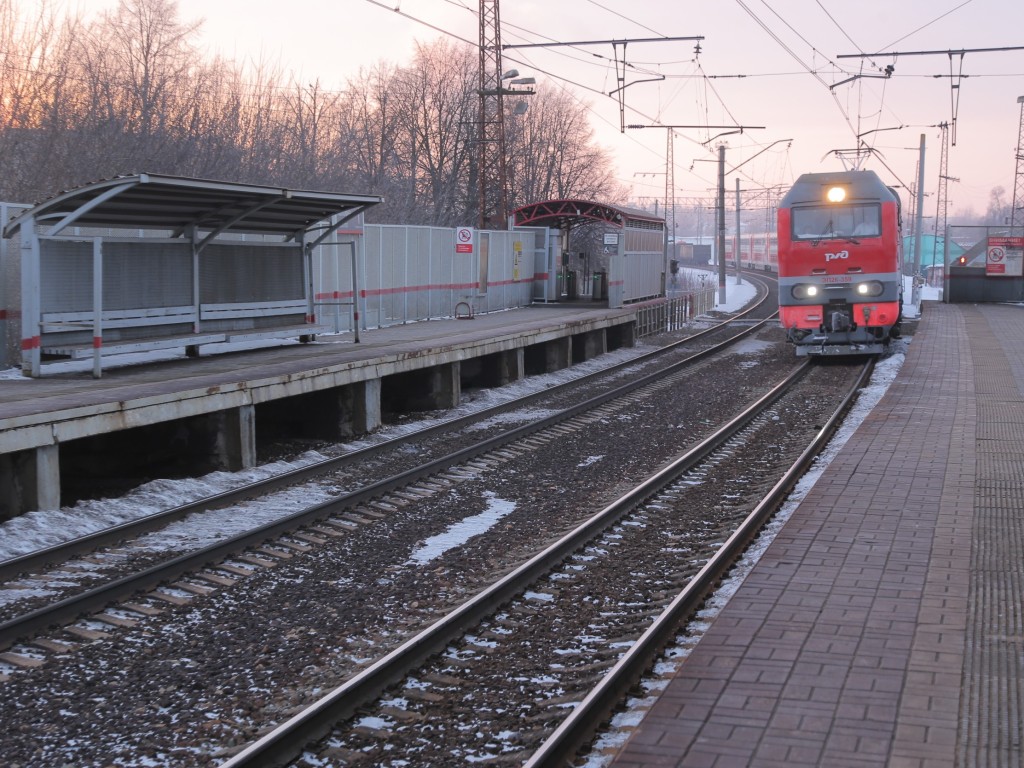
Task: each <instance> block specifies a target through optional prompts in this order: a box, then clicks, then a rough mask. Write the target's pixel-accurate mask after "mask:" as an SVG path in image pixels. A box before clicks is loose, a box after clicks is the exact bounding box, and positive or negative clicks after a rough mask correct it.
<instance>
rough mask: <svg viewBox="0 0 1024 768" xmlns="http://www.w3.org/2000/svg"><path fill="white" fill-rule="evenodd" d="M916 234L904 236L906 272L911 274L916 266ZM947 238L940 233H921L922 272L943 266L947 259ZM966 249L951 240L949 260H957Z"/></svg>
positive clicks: (925, 272)
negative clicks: (939, 234) (940, 235)
mask: <svg viewBox="0 0 1024 768" xmlns="http://www.w3.org/2000/svg"><path fill="white" fill-rule="evenodd" d="M914 238H915V236H914V235H906V236H905V237H904V238H903V263H904V264H905V266H906V269H905V270H904V273H906V274H909V273H910V272H911V271H913V268H914ZM945 249H946V238H944V237H939V236H938V235H921V264H920V267H921V270H920V271H921V273H922V274H927V272H928V270H929V268H930V267H939V268H941V267H942V265H943V263H944V261H945V253H946V251H945ZM963 252H964V249H963V248H962V247H960V246H959V245H957V244H956V243H955V242H953V241H952V240H950V241H949V260H950V261H955V260H956V258H957V257H958V256H959V255H960V254H961V253H963Z"/></svg>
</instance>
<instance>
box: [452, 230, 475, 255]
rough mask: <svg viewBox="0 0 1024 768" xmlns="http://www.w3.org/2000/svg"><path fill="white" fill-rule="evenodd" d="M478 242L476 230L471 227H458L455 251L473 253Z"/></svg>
mask: <svg viewBox="0 0 1024 768" xmlns="http://www.w3.org/2000/svg"><path fill="white" fill-rule="evenodd" d="M475 242H476V232H474V231H473V229H472V228H471V227H458V228H457V229H456V230H455V252H456V253H472V252H473V244H474V243H475Z"/></svg>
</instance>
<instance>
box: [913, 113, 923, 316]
mask: <svg viewBox="0 0 1024 768" xmlns="http://www.w3.org/2000/svg"><path fill="white" fill-rule="evenodd" d="M918 169H919V170H918V172H917V227H916V229H917V234H916V235H914V269H913V272H912V273H911V274H912V275H913V280H912V282H911V284H912V285H913V288H911V290H910V301H911V303H912V304H920V303H921V286H920V285H918V282H917V273H918V272H920V271H921V234H922V233H923V232H924V227H923V226H922V221H923V220H924V134H923V133H922V134H921V157H920V159H919V160H918Z"/></svg>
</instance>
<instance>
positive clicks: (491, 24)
mask: <svg viewBox="0 0 1024 768" xmlns="http://www.w3.org/2000/svg"><path fill="white" fill-rule="evenodd" d="M479 93H480V116H479V126H478V129H479V130H478V132H477V142H478V152H477V157H478V158H479V167H478V168H477V180H478V185H479V189H478V196H477V197H478V204H479V209H480V210H479V215H478V222H477V224H478V226H479V228H480V229H505V218H506V216H508V189H507V167H506V164H505V103H504V92H503V89H502V72H501V13H500V11H499V9H498V0H480V88H479Z"/></svg>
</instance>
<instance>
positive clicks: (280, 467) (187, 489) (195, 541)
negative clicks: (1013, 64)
mask: <svg viewBox="0 0 1024 768" xmlns="http://www.w3.org/2000/svg"><path fill="white" fill-rule="evenodd" d="M705 274H707V273H705ZM929 290H934V289H925V292H924V293H923V297H924V298H935V296H934V295H929V294H928V293H927V291H929ZM755 293H756V290H755V288H754V286H753V285H752V284H750V283H748V282H745V281H744V282H743V283H741V284H739V285H737V284H736V283H735V279H734V278H730V279H729V280H728V281H727V285H726V301H725V302H722V303H718V304H716V306H715V309H716V310H717V311H719V312H735V311H738V310H740V309H742V308H743V306H744V305H745V304H747V303H748V302H749V301H750V300H751V299H752V298H753V297H754V295H755ZM907 295H908V296H909V295H910V289H909V286H908V288H907ZM904 311H905V314H906V315H907V316H908V317H916V316H917V314H918V312H917V307H916V306H913V307H911V306H905V308H904ZM249 348H253V347H252V346H250V347H249ZM646 351H647V350H646V349H645V348H644V346H643V345H642V344H641V345H638V346H636V347H634V348H632V349H620V350H615V351H614V352H610V353H608V354H605V355H602V356H601V357H600V358H595V359H594V360H589V361H586V362H584V363H581V364H579V365H574V366H572V367H571V368H567V369H563V370H562V371H557V372H555V373H552V374H547V375H543V376H531V377H529V378H527V379H523V380H521V381H519V382H516V383H514V384H511V385H509V386H506V387H501V388H500V389H488V390H482V391H480V392H479V393H476V394H475V396H474V398H473V399H472V400H471V401H469V402H465V403H463V404H462V405H460V406H459V407H458V408H456V409H454V410H453V411H449V412H446V413H444V414H442V415H441V417H439V418H437V419H427V420H425V421H418V422H415V423H409V424H406V425H399V426H394V427H388V428H385V429H382V430H380V431H378V432H375V433H374V434H372V435H368V436H366V437H364V438H362V439H360V440H358V441H355V442H352V443H347V444H345V445H344V447H343V450H346V451H353V450H358V449H360V448H363V447H367V446H370V445H374V444H377V443H380V442H383V441H385V440H388V439H391V438H394V437H396V436H398V435H401V434H405V433H408V432H412V431H416V430H418V429H421V428H423V427H425V426H429V425H430V424H433V423H437V422H439V421H445V420H448V419H451V418H456V417H459V416H464V415H468V414H470V413H474V412H477V411H480V410H483V409H485V408H489V407H492V406H494V405H497V404H499V403H503V402H507V401H509V400H511V399H513V398H517V397H522V396H523V395H525V394H529V393H532V392H537V391H540V390H543V389H547V388H550V387H551V386H553V385H556V384H560V383H563V382H565V381H570V380H572V379H575V378H578V377H580V376H583V375H585V374H588V373H591V372H593V371H595V370H600V369H603V368H605V367H607V366H609V365H611V364H615V363H619V362H626V361H628V360H631V359H633V358H635V357H638V356H640V355H641V354H644V353H645V352H646ZM118 357H123V358H135V357H136V356H134V355H123V356H118ZM902 360H903V356H902V354H896V355H893V356H892V357H890V358H887V359H886V360H885V361H883V364H882V365H880V366H879V367H878V368H876V373H875V379H873V380H872V386H873V387H881V386H883V383H881V380H879V382H877V383H876V379H878V377H879V376H881V375H882V374H880V372H879V371H880V370H890V369H891V368H892V366H893V365H896V366H897V368H896V370H898V364H899V363H901V362H902ZM123 362H127V360H124V361H123ZM135 362H138V360H137V359H136V360H135ZM58 365H59V364H58ZM69 365H81V363H69ZM87 370H88V368H87ZM12 372H13V373H12ZM892 375H895V371H893V372H892ZM20 377H21V373H20V371H19V370H18V369H11V371H9V372H0V380H2V379H4V378H8V379H11V378H20ZM884 386H887V382H886V383H884ZM883 391H884V390H883ZM2 392H3V385H2V381H0V395H2ZM879 396H880V395H879ZM865 401H866V395H863V394H862V396H861V398H860V400H859V402H860V403H863V402H865ZM535 416H536V413H535V412H533V411H531V410H530V409H524V410H523V412H522V413H520V414H518V418H519V420H520V421H523V422H525V421H529V420H532V419H533V418H534V417H535ZM513 417H514V415H513V416H509V417H505V418H504V420H506V421H507V420H508V419H510V418H513ZM852 418H853V417H852V416H851V417H850V419H852ZM850 419H848V423H849V421H850ZM835 439H838V437H837V438H834V440H835ZM325 458H326V457H325V456H323V455H321V454H319V453H316V452H310V453H307V454H304V455H302V456H300V457H297V458H296V459H294V460H292V461H291V462H275V463H274V464H269V465H263V466H260V467H256V468H254V469H250V470H245V471H242V472H234V473H230V472H214V473H211V474H209V475H206V476H204V477H199V478H189V479H184V480H156V481H153V482H151V483H147V484H145V485H143V486H140V487H139V488H136V489H135V490H133V491H131V492H129V493H128V494H126V495H125V496H123V497H120V498H116V499H101V500H92V501H84V502H81V503H79V504H76V505H74V506H69V507H65V508H63V509H60V510H40V511H35V512H30V513H28V514H25V515H21V516H19V517H16V518H14V519H12V520H8V521H6V522H4V523H3V524H0V559H8V558H12V557H16V556H18V555H22V554H25V553H27V552H32V551H35V550H38V549H42V548H45V547H49V546H53V545H55V544H58V543H60V542H62V541H66V540H68V539H71V538H74V537H76V536H81V535H84V534H86V533H89V532H92V531H96V530H100V529H103V528H106V527H110V526H113V525H118V524H120V523H124V522H126V521H128V520H132V519H137V518H139V517H143V516H146V515H149V514H153V513H154V512H156V511H158V510H160V509H165V508H168V507H171V506H180V505H183V504H187V503H189V502H191V501H195V500H196V499H199V498H202V497H204V496H208V495H212V494H217V493H222V492H224V491H227V490H230V489H232V488H236V487H239V486H240V485H244V484H245V483H248V482H252V481H254V480H256V479H258V478H261V477H265V476H267V475H270V474H279V473H282V472H285V471H288V470H289V469H293V468H297V467H299V466H306V465H309V464H313V463H315V462H318V461H322V460H324V459H325ZM330 492H331V491H330V489H329V488H327V487H324V488H322V489H320V488H314V487H310V486H308V485H307V486H305V487H304V488H302V489H288V490H285V491H283V492H281V493H280V494H276V495H275V496H274V497H273V500H272V501H264V502H262V503H261V502H250V503H247V504H246V505H245V507H244V509H243V510H241V512H242V513H241V514H240V510H239V508H238V507H232V508H228V509H224V510H220V511H218V512H216V513H207V514H205V515H203V516H201V517H194V518H193V517H190V518H186V519H185V520H182V521H179V522H178V523H174V524H172V525H170V526H168V527H167V528H166V529H164V530H162V531H159V532H155V533H152V534H150V535H148V536H147V537H146V538H145V540H144V546H145V547H147V548H150V549H153V550H160V549H167V548H178V547H182V546H189V547H203V546H208V545H209V544H213V543H215V542H216V541H219V540H221V539H223V538H225V537H226V536H228V535H232V534H233V533H235V532H237V529H238V528H239V526H250V525H252V524H254V523H257V522H260V521H265V520H269V519H273V518H274V517H275V516H279V515H280V512H281V510H282V509H284V510H294V511H297V510H298V509H300V508H302V507H304V506H308V504H309V503H310V501H311V496H310V494H314V495H316V496H317V498H319V497H320V495H323V496H324V498H326V496H327V495H328V494H329V493H330ZM335 493H336V491H335ZM497 503H498V502H497V500H496V501H495V504H497ZM492 517H493V515H492ZM488 520H489V521H490V524H493V523H494V522H496V520H495V519H492V518H488ZM239 521H241V522H239ZM484 523H485V521H483V520H480V521H477V523H476V524H475V525H471V524H468V523H467V524H466V525H465V526H462V527H457V528H455V529H454V530H453V531H450V532H448V533H447V534H446V537H445V539H444V545H443V546H444V547H451V546H457V545H458V544H459V543H461V542H462V541H465V540H468V538H470V537H472V536H474V535H477V534H478V533H480V532H481V531H480V525H483V524H484ZM460 537H461V541H460ZM425 546H426V545H425ZM434 546H439V544H438V543H437V542H435V543H434ZM426 551H427V550H424V554H422V555H418V556H422V557H426V554H425V553H426Z"/></svg>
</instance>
